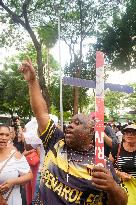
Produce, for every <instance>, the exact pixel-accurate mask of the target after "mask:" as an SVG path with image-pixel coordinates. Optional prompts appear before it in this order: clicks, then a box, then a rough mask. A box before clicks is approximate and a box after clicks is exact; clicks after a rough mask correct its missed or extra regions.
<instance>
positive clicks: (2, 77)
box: [0, 59, 32, 118]
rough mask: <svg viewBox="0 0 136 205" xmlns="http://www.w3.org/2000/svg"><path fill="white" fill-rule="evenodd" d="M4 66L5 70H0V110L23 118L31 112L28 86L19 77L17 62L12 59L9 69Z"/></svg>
mask: <svg viewBox="0 0 136 205" xmlns="http://www.w3.org/2000/svg"><path fill="white" fill-rule="evenodd" d="M12 60H13V59H12ZM6 68H7V69H6V71H0V85H1V88H3V89H2V96H1V97H2V98H1V100H0V107H1V112H3V113H8V114H10V115H11V116H12V115H14V114H15V113H16V114H17V115H19V116H20V117H23V118H26V117H30V116H31V115H32V112H31V108H30V103H29V96H28V88H27V85H26V83H25V82H24V79H23V78H20V73H19V71H18V67H17V64H16V63H15V62H13V61H12V64H10V69H9V68H8V66H6Z"/></svg>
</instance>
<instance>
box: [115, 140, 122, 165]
mask: <svg viewBox="0 0 136 205" xmlns="http://www.w3.org/2000/svg"><path fill="white" fill-rule="evenodd" d="M120 150H121V143H119V145H118V152H117V158H116V164H117V166H118V158H119V154H120Z"/></svg>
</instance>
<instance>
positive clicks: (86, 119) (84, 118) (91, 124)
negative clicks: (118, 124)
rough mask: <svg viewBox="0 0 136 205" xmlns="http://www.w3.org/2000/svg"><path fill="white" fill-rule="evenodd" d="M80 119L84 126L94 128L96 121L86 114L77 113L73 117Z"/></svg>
mask: <svg viewBox="0 0 136 205" xmlns="http://www.w3.org/2000/svg"><path fill="white" fill-rule="evenodd" d="M76 119H77V120H78V121H79V122H80V123H81V124H82V125H83V127H84V128H92V129H94V125H95V123H94V121H93V120H91V119H90V117H89V116H87V115H85V114H82V113H81V114H76V115H74V116H73V117H72V121H73V120H74V121H75V120H76Z"/></svg>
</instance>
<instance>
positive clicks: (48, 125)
mask: <svg viewBox="0 0 136 205" xmlns="http://www.w3.org/2000/svg"><path fill="white" fill-rule="evenodd" d="M50 123H51V119H49V122H48V124H47V127H46V129H45V130H44V131H43V132H42V133H41V134H40V137H41V136H42V135H43V134H44V133H45V132H46V131H47V130H48V129H49V126H50Z"/></svg>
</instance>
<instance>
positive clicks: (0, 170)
mask: <svg viewBox="0 0 136 205" xmlns="http://www.w3.org/2000/svg"><path fill="white" fill-rule="evenodd" d="M15 153H16V151H15V152H13V153H12V154H11V155H10V156H9V158H8V159H7V160H6V162H5V163H4V164H3V166H2V167H1V169H0V173H1V172H2V170H3V169H4V167H5V166H6V164H7V163H8V161H9V160H10V159H11V158H12V157H13V155H14V154H15Z"/></svg>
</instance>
